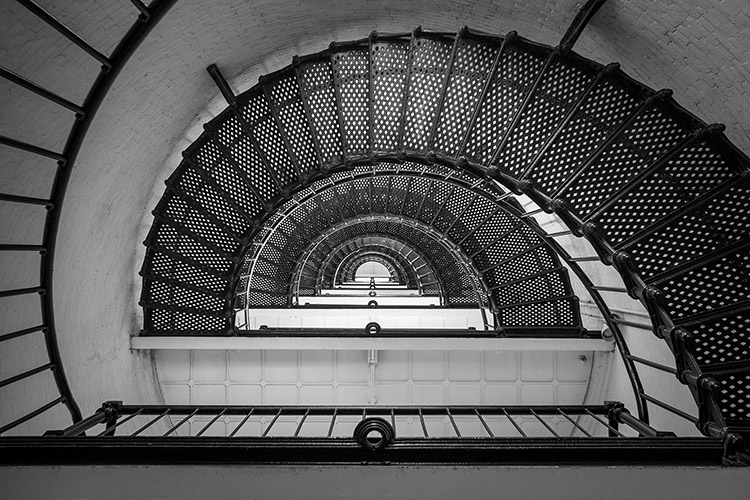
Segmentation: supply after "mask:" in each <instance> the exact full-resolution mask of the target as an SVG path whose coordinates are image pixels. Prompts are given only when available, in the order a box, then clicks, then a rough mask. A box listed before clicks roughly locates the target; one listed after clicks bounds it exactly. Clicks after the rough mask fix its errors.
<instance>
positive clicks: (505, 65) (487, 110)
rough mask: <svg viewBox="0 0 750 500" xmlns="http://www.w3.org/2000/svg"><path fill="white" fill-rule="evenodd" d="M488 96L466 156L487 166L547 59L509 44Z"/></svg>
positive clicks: (473, 129) (473, 128)
mask: <svg viewBox="0 0 750 500" xmlns="http://www.w3.org/2000/svg"><path fill="white" fill-rule="evenodd" d="M506 49H507V50H504V51H503V54H502V57H501V59H500V62H499V64H498V68H497V71H496V72H495V75H494V78H493V79H492V81H491V83H490V86H489V89H488V91H487V95H486V96H485V99H484V100H483V101H482V103H481V105H480V108H479V111H478V115H477V119H476V122H475V123H474V126H473V127H472V129H471V131H470V133H469V137H468V140H467V141H466V148H465V151H464V153H463V154H464V155H466V157H467V158H470V159H472V160H474V161H475V162H477V163H481V164H488V163H489V162H490V161H491V160H492V155H493V153H494V151H495V148H496V147H497V145H498V144H499V143H500V141H501V140H502V138H503V136H504V135H505V133H506V132H507V131H508V126H509V125H510V123H511V121H512V120H513V116H514V115H515V113H516V111H517V110H518V109H519V108H520V106H521V103H522V102H523V99H524V97H525V96H526V93H527V92H528V90H529V88H530V87H531V85H532V83H533V82H534V79H535V78H536V76H537V75H538V73H539V70H540V69H541V68H542V65H543V63H544V58H543V57H541V56H539V55H537V54H534V53H531V52H526V51H524V50H523V49H522V47H521V46H520V45H517V44H515V43H514V44H506Z"/></svg>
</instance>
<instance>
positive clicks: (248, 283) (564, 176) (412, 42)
mask: <svg viewBox="0 0 750 500" xmlns="http://www.w3.org/2000/svg"><path fill="white" fill-rule="evenodd" d="M407 39H408V41H407ZM501 42H502V44H501ZM501 47H502V49H501ZM594 78H596V80H594ZM261 82H262V83H260V84H259V85H258V86H256V87H254V88H252V89H250V90H248V91H247V92H245V93H244V94H242V95H240V96H238V97H237V105H236V106H233V107H229V108H227V110H225V111H224V112H223V113H222V114H220V115H219V116H218V117H216V118H215V119H214V120H211V122H209V123H208V124H207V125H206V127H205V132H204V134H203V135H202V136H201V137H200V138H199V139H198V140H197V141H196V142H195V143H194V144H193V145H192V146H191V147H190V148H188V150H187V151H186V152H185V155H184V156H185V160H184V161H183V162H182V163H181V164H180V167H179V168H178V169H177V171H176V172H175V174H173V175H172V176H171V177H170V179H169V180H168V182H167V192H166V194H165V196H164V198H163V199H162V201H161V202H160V203H159V204H158V206H157V207H156V210H155V211H154V214H155V222H154V226H153V227H152V230H151V232H150V233H149V236H148V239H147V246H148V251H147V254H146V255H147V257H146V262H144V265H143V268H142V269H143V270H142V274H143V279H144V287H143V293H142V301H143V304H144V321H145V325H144V333H145V334H174V333H175V332H180V331H182V332H200V331H203V330H206V331H210V332H212V334H219V333H223V334H226V333H228V332H229V327H230V326H231V320H230V319H231V317H232V316H233V314H234V310H233V309H232V305H239V306H240V307H288V306H290V305H291V291H292V290H293V289H294V286H293V285H294V284H295V283H296V287H297V291H296V293H298V294H299V295H300V296H309V295H311V294H315V293H318V292H317V290H318V289H319V287H320V286H321V284H322V283H323V282H324V281H325V282H326V283H328V282H330V280H332V279H334V276H333V274H335V273H334V272H333V271H331V270H330V267H329V264H330V263H332V262H337V263H342V262H346V264H347V266H348V267H347V269H348V270H349V271H348V272H351V269H352V268H353V265H354V264H353V263H354V262H359V261H357V260H356V259H358V258H360V257H361V255H363V254H362V253H361V252H364V251H365V250H367V251H370V250H373V251H374V249H375V248H376V247H375V246H373V245H374V243H373V242H375V241H376V239H377V238H383V237H385V236H388V237H390V238H392V241H391V242H389V243H388V245H389V246H391V247H393V248H392V250H393V251H396V252H397V253H398V252H401V253H399V255H400V256H401V257H400V258H402V259H404V260H403V261H400V260H397V259H396V257H395V255H396V254H393V253H391V254H388V253H384V254H383V256H381V257H378V258H381V259H384V262H389V265H390V266H391V267H393V268H394V269H395V267H396V265H400V266H401V267H403V268H404V269H407V268H411V269H412V270H413V276H414V279H415V280H422V283H426V281H427V280H432V281H434V282H437V283H442V284H443V285H442V286H443V288H444V293H445V297H446V304H447V305H466V304H474V305H476V304H478V303H481V304H482V305H487V306H488V307H490V308H492V310H493V312H494V313H495V314H496V317H497V320H498V321H499V323H498V324H499V325H506V326H509V327H510V326H512V327H531V326H537V327H545V326H554V327H561V326H565V327H571V328H569V329H568V330H574V329H575V328H580V313H579V310H578V304H577V298H576V297H575V296H574V294H573V292H572V289H571V287H570V283H569V280H568V276H567V273H566V271H565V270H564V268H563V267H562V266H561V263H560V260H559V258H558V256H557V255H556V254H555V252H554V251H553V250H552V249H551V248H550V246H549V245H548V243H549V242H545V241H544V240H543V239H542V238H540V237H539V236H538V235H537V233H536V231H539V228H538V227H534V225H533V224H534V223H533V221H532V220H531V219H530V220H528V221H522V220H520V219H518V218H517V215H518V211H519V210H520V205H518V204H516V203H514V202H513V201H511V199H508V200H507V201H503V202H498V196H501V195H503V194H504V193H506V192H507V190H513V191H515V192H520V191H524V192H527V191H526V190H527V188H528V187H529V186H526V185H518V184H516V182H517V181H518V178H519V177H521V176H523V175H527V176H528V178H529V180H531V181H533V184H532V185H531V188H530V190H529V191H528V193H529V196H530V197H531V198H532V199H534V200H538V201H539V203H540V205H542V206H543V208H544V209H545V210H551V209H552V208H555V210H556V211H557V212H558V213H559V215H560V217H561V218H562V219H564V220H565V222H566V223H567V224H568V225H569V226H570V228H571V229H573V230H574V231H577V230H579V229H581V227H584V226H583V225H584V224H586V223H588V222H593V223H595V225H596V226H595V227H597V228H599V230H601V232H602V235H599V234H597V233H596V232H595V231H592V232H589V231H588V229H589V228H590V227H594V226H585V227H584V228H585V229H586V234H587V236H588V237H589V238H590V239H591V241H592V243H593V244H594V247H595V248H596V249H597V251H598V252H599V255H600V257H602V258H605V260H608V259H610V258H611V259H612V260H613V261H615V260H617V259H615V256H613V255H612V253H613V252H614V251H619V252H622V254H626V255H627V256H628V257H629V258H630V260H631V262H632V263H633V271H631V270H630V269H626V267H627V266H618V268H621V271H622V272H623V273H624V274H632V275H628V276H625V278H627V280H626V281H627V282H628V283H632V284H633V285H632V286H631V285H629V290H628V291H629V292H631V293H633V294H634V295H635V296H640V295H643V296H644V298H643V301H644V303H646V305H648V306H649V308H650V310H653V311H656V312H657V313H658V314H656V315H655V317H658V318H661V317H663V318H664V321H665V324H666V325H667V326H669V321H672V322H673V323H674V324H678V325H682V326H684V327H685V328H686V329H687V330H688V331H690V332H692V333H693V335H694V337H695V339H696V340H695V343H694V345H692V346H691V347H689V348H688V349H690V352H691V353H692V354H693V355H694V356H695V358H696V360H697V361H698V362H699V363H700V365H701V366H704V367H711V368H712V369H716V373H715V374H714V376H715V377H716V378H717V380H720V384H723V385H722V387H723V388H724V389H723V390H725V391H726V390H728V389H726V388H730V389H731V390H728V392H725V394H724V396H723V398H724V399H722V400H721V402H720V403H721V404H720V406H721V409H722V411H723V412H724V414H725V415H726V418H727V419H729V420H731V419H740V420H742V419H746V418H747V414H746V413H747V412H746V409H745V410H743V408H746V407H747V397H746V395H745V394H744V393H743V392H742V391H743V389H742V387H741V384H742V383H745V386H746V385H747V383H746V381H745V380H746V379H745V378H742V377H745V376H746V375H745V374H746V373H747V371H746V369H745V368H742V367H740V368H736V366H735V365H736V363H740V364H742V363H746V362H747V360H748V348H747V335H746V330H747V321H746V318H745V311H746V309H747V297H748V289H750V283H748V279H747V275H748V272H749V271H750V264H749V262H748V261H749V257H748V256H747V249H746V246H747V245H746V242H747V241H748V238H750V234H749V231H748V228H749V227H750V218H749V217H750V216H748V214H749V213H750V198H749V197H748V192H750V177H748V174H747V172H748V171H749V170H750V160H748V159H747V158H746V157H744V156H743V155H742V154H741V153H739V152H738V151H737V150H736V149H735V148H734V147H733V146H731V144H729V143H728V141H726V139H725V138H724V137H722V136H721V135H720V131H719V130H720V129H719V128H717V127H709V128H706V126H705V125H704V124H702V123H700V122H699V120H697V119H696V118H695V117H693V116H691V115H689V114H688V113H687V112H685V111H684V110H682V109H681V108H680V107H679V106H677V105H676V104H675V103H674V102H673V101H671V100H670V99H669V98H668V97H667V96H668V93H655V92H653V91H652V90H650V89H648V88H646V87H643V86H642V85H639V84H637V83H636V82H634V81H633V80H631V79H630V78H628V77H627V76H626V75H624V74H623V73H622V72H621V71H619V70H617V69H616V68H614V67H612V66H610V67H607V68H606V69H605V68H602V67H601V66H600V65H597V64H595V63H592V62H590V61H586V60H584V59H583V58H580V57H579V56H577V55H575V54H571V53H568V52H565V51H553V50H552V48H550V47H543V46H540V45H537V44H533V43H530V42H527V41H525V40H523V39H520V38H513V39H511V40H503V39H502V38H498V37H489V36H484V35H478V34H475V33H472V32H470V31H468V30H462V31H461V33H459V34H457V35H455V36H453V35H447V34H442V33H430V32H423V31H421V30H417V31H415V32H414V34H413V35H411V37H409V36H408V35H387V36H381V35H377V34H373V35H372V36H371V37H370V39H369V42H368V41H359V42H351V43H346V44H333V45H332V47H331V49H330V50H329V51H325V52H323V53H321V54H318V55H314V56H305V57H303V58H299V59H296V60H295V64H294V65H293V66H290V67H288V68H285V69H283V70H281V71H279V72H276V73H274V75H272V76H271V77H268V78H267V79H262V80H261ZM432 150H434V151H436V152H437V153H438V154H437V155H436V156H432V155H428V154H427V153H428V152H430V151H432ZM458 156H466V157H467V158H468V159H469V160H470V163H469V164H464V163H462V162H459V161H457V160H458ZM384 159H387V161H383V162H380V160H384ZM493 161H494V162H495V164H497V165H498V166H499V167H500V170H501V171H502V172H503V173H504V174H508V175H497V176H495V175H494V174H493V175H492V177H493V178H495V179H497V181H498V183H501V184H503V188H499V187H498V185H497V183H495V182H488V181H487V176H486V172H485V171H484V168H483V167H482V165H484V166H486V165H489V164H490V163H491V162H493ZM389 162H392V163H389ZM459 165H460V166H461V167H464V166H465V167H466V168H459ZM323 166H325V168H321V167H323ZM310 174H314V175H312V176H310ZM302 181H305V182H308V181H309V184H305V185H302ZM535 190H538V192H535ZM550 198H551V199H550ZM556 198H559V199H561V200H562V201H564V202H565V207H562V208H561V207H560V206H557V204H552V205H551V206H547V205H548V204H550V202H551V201H554V199H556ZM514 213H515V215H512V214H514ZM339 226H342V227H339ZM334 227H336V228H338V229H337V231H333V232H332V228H334ZM334 234H335V237H334ZM321 238H322V240H321ZM396 240H398V241H399V242H401V243H398V244H396V243H393V241H396ZM314 242H317V243H316V244H315V245H313V246H314V250H311V248H313V247H311V246H310V245H312V244H313V243H314ZM404 242H406V243H404ZM337 245H341V246H340V247H339V246H337ZM552 247H554V245H552ZM381 248H383V247H382V246H381V247H377V249H378V251H380V249H381ZM358 252H360V253H358ZM373 255H374V254H373ZM617 257H618V258H619V255H618V256H617ZM388 258H390V259H392V262H391V261H388V260H387V259H388ZM303 260H304V261H305V264H304V265H302V261H303ZM407 262H408V266H407V264H406V263H407ZM618 262H619V261H618ZM295 277H296V278H295ZM295 279H297V281H296V282H295V281H294V280H295ZM410 279H411V278H410ZM644 284H648V285H650V286H653V287H655V288H657V289H660V290H661V291H662V297H663V298H662V300H661V302H660V301H658V300H654V301H652V300H651V299H650V298H649V297H647V295H648V294H645V293H641V292H642V291H643V290H642V288H643V285H644ZM430 286H433V287H437V285H435V284H432V285H430ZM605 288H606V287H605ZM631 288H632V289H631ZM434 289H437V288H434ZM235 293H236V294H237V297H233V294H235ZM732 363H734V364H732ZM728 364H730V365H731V366H732V367H734V368H732V370H735V371H732V370H730V369H729V368H728V366H729V365H728ZM742 366H745V365H744V364H742ZM735 368H736V369H735ZM731 377H735V378H734V379H731ZM743 381H745V382H743ZM732 384H734V385H732ZM737 384H740V386H738V385H737ZM738 387H739V388H738ZM743 412H744V413H743Z"/></svg>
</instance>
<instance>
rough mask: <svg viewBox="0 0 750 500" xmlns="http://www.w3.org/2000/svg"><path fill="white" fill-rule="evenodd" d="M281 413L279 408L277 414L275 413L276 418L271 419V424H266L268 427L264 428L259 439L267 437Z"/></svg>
mask: <svg viewBox="0 0 750 500" xmlns="http://www.w3.org/2000/svg"><path fill="white" fill-rule="evenodd" d="M281 411H282V409H281V408H279V411H277V412H276V416H274V417H273V420H271V423H270V424H268V427H266V430H265V431H263V434H261V436H260V437H266V436H267V435H268V433H269V431H270V430H271V427H273V424H275V423H276V421H277V420H278V419H279V417H280V416H281Z"/></svg>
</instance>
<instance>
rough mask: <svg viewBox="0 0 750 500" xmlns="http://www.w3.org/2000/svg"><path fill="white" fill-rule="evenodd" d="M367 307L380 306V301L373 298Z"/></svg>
mask: <svg viewBox="0 0 750 500" xmlns="http://www.w3.org/2000/svg"><path fill="white" fill-rule="evenodd" d="M367 307H378V301H377V300H371V301H370V302H368V303H367Z"/></svg>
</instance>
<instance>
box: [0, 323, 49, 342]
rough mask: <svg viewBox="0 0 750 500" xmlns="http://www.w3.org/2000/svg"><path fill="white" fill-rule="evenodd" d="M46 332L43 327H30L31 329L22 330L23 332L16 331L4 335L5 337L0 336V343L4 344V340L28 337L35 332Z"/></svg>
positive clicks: (45, 328)
mask: <svg viewBox="0 0 750 500" xmlns="http://www.w3.org/2000/svg"><path fill="white" fill-rule="evenodd" d="M46 330H47V327H46V326H44V325H39V326H32V327H31V328H24V329H23V330H17V331H15V332H11V333H6V334H5V335H0V342H5V341H6V340H11V339H15V338H18V337H23V336H25V335H30V334H32V333H36V332H42V333H47V332H46Z"/></svg>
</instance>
